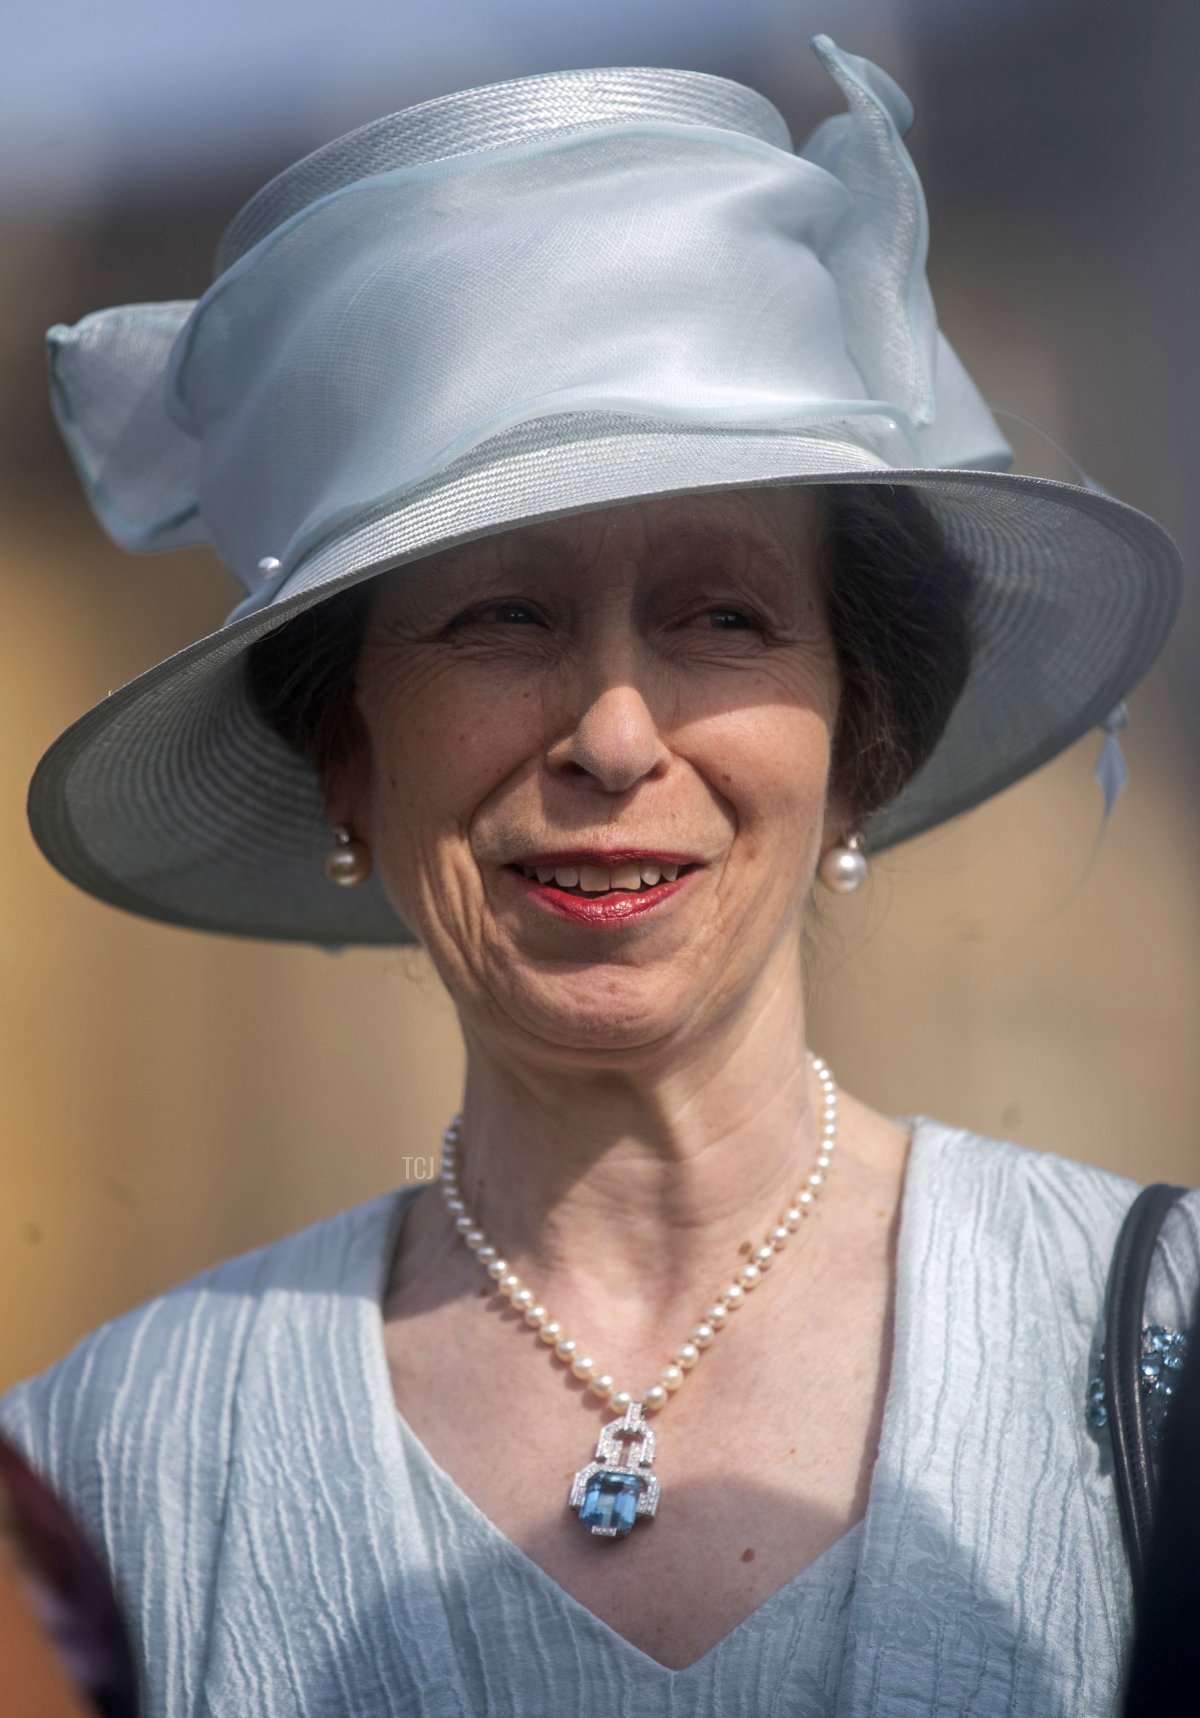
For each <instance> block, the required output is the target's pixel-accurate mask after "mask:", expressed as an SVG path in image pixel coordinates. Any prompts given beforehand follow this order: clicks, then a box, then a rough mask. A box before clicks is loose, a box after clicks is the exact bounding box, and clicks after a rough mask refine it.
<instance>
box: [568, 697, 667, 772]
mask: <svg viewBox="0 0 1200 1718" xmlns="http://www.w3.org/2000/svg"><path fill="white" fill-rule="evenodd" d="M668 758H669V754H668V752H667V748H666V746H665V745H664V744H663V740H662V737H661V735H660V733H659V730H658V723H657V721H656V719H655V716H654V713H653V710H652V709H651V706H650V704H649V702H648V701H647V698H646V696H645V693H644V692H643V690H642V688H641V687H639V686H638V684H637V683H636V681H635V679H634V677H633V676H632V675H631V674H629V673H628V672H626V673H624V674H622V675H621V676H620V677H615V676H614V675H612V674H609V675H607V676H604V677H602V678H599V679H596V680H593V681H592V683H591V684H590V686H587V687H582V688H581V687H579V686H578V685H577V696H576V699H575V712H574V714H573V718H572V721H571V725H570V728H569V730H568V731H567V732H565V733H564V734H563V735H562V736H561V738H559V739H558V740H556V741H555V742H554V744H553V745H552V746H551V748H550V751H549V754H548V757H547V763H548V764H549V767H550V770H551V772H552V773H553V774H555V775H559V776H575V777H586V778H588V779H589V780H590V781H591V782H592V783H594V784H595V786H596V787H598V788H600V789H602V790H603V791H604V792H605V793H627V792H628V791H629V789H630V788H632V787H636V786H637V784H638V783H639V782H640V781H644V780H647V779H650V778H653V777H655V776H658V775H661V774H662V773H663V772H664V770H665V769H666V767H667V763H668Z"/></svg>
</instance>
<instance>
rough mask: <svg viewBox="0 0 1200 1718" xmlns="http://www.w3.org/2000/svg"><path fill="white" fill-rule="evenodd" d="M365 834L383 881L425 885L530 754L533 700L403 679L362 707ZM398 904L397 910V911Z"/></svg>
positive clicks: (466, 683)
mask: <svg viewBox="0 0 1200 1718" xmlns="http://www.w3.org/2000/svg"><path fill="white" fill-rule="evenodd" d="M362 714H363V719H364V722H365V724H366V728H367V734H368V738H369V742H370V778H369V787H368V798H369V813H368V822H369V826H370V829H371V832H372V835H373V838H374V841H375V844H376V845H377V847H378V849H379V851H378V854H377V862H378V863H379V865H380V867H381V869H382V870H383V872H384V875H385V878H386V877H394V878H395V881H396V884H397V886H398V887H402V888H403V890H404V892H405V893H406V894H407V893H409V891H410V889H411V887H412V884H413V881H414V879H416V878H418V877H423V878H424V881H425V884H426V887H428V885H429V883H430V881H431V880H432V878H433V877H434V876H435V875H436V876H440V875H442V874H443V873H444V872H445V871H446V868H447V859H449V864H450V871H451V872H453V869H454V865H453V854H454V851H455V849H456V848H464V847H465V844H466V842H467V840H468V837H469V832H470V828H471V823H472V820H473V818H474V817H475V815H476V813H477V811H478V809H479V807H480V806H481V805H482V804H483V803H484V802H485V801H486V800H487V799H488V797H489V796H490V795H491V794H493V793H494V792H495V790H496V788H497V787H498V786H499V784H500V783H502V782H503V781H504V780H505V779H506V778H507V777H509V776H511V775H512V774H513V773H514V771H518V770H519V769H520V768H521V766H522V764H523V763H524V762H525V761H526V760H527V759H528V757H529V756H530V755H531V753H532V752H533V751H535V750H536V748H535V745H534V734H533V729H534V727H535V725H536V724H535V721H534V719H533V710H532V701H531V699H530V698H529V696H528V695H527V694H523V693H521V694H518V695H517V696H516V697H514V695H513V691H512V688H511V687H509V688H500V687H497V686H495V685H493V684H490V683H489V681H488V679H487V677H484V676H479V675H473V676H463V675H461V674H454V673H446V672H443V673H439V674H436V675H427V676H422V675H421V674H420V673H419V672H414V673H412V674H410V675H409V676H408V677H407V678H406V677H405V676H404V674H403V672H402V670H401V666H400V665H397V667H396V672H395V673H393V674H390V675H389V681H388V686H387V687H382V688H380V689H379V690H378V691H377V692H376V694H375V695H374V696H372V697H370V698H369V699H365V700H364V702H363V705H362ZM397 904H398V905H399V903H397Z"/></svg>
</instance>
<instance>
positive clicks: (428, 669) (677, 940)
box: [330, 489, 844, 1065]
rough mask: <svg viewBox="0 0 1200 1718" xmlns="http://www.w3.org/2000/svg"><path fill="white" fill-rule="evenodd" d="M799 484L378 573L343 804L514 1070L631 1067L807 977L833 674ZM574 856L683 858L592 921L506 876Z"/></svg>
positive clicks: (474, 1022)
mask: <svg viewBox="0 0 1200 1718" xmlns="http://www.w3.org/2000/svg"><path fill="white" fill-rule="evenodd" d="M819 530H820V515H819V511H818V506H817V503H816V502H815V501H814V500H813V498H812V497H811V496H809V495H808V494H807V493H806V492H805V491H804V490H803V489H797V490H786V489H759V490H741V491H726V492H723V493H718V494H709V495H701V496H683V497H674V498H668V499H664V500H657V501H652V502H645V503H639V504H634V505H630V506H623V507H618V508H613V509H609V510H606V511H602V512H594V513H587V514H582V515H579V516H576V517H574V518H569V519H564V520H559V521H553V522H549V523H545V524H539V525H534V526H529V527H525V528H523V529H520V530H515V531H511V532H508V533H506V534H503V535H500V536H496V537H492V538H487V539H483V540H481V541H479V542H476V543H471V544H468V545H465V546H463V547H461V548H457V549H453V550H450V551H447V552H444V553H442V554H439V555H437V556H433V557H431V558H429V559H427V560H423V561H420V562H418V563H416V564H415V565H413V566H411V567H406V568H401V569H399V570H398V571H396V572H395V573H393V574H391V575H388V576H386V577H385V578H384V579H383V580H381V581H380V589H379V591H378V593H377V596H376V598H375V601H374V604H373V608H372V612H371V616H370V620H369V624H368V629H367V635H366V639H365V643H364V648H363V652H362V656H361V659H360V663H359V672H358V680H357V685H358V707H359V710H360V713H361V720H362V734H361V745H360V748H359V751H358V753H357V755H356V757H355V760H354V762H353V764H352V765H351V766H350V767H349V768H348V769H347V770H345V771H343V773H342V774H341V775H340V776H339V777H338V779H337V780H336V781H335V782H334V783H333V784H332V786H331V792H330V810H331V816H332V817H333V818H334V820H335V821H345V822H349V823H351V824H352V825H353V827H354V828H355V830H356V832H357V833H358V834H359V835H360V837H362V838H363V839H365V840H366V841H367V842H368V844H369V846H370V848H371V851H372V854H373V858H374V863H375V866H376V869H377V870H378V871H379V872H380V874H381V876H382V879H383V882H384V885H385V887H386V889H387V891H388V894H389V896H390V898H391V900H392V902H393V903H394V905H395V907H396V910H397V912H398V914H399V915H400V916H401V917H402V918H403V919H404V920H405V922H406V923H407V924H408V925H410V926H411V927H413V928H414V929H415V930H416V931H417V933H418V935H419V936H420V938H421V941H422V942H423V944H424V945H425V947H426V948H427V949H428V951H429V953H430V955H431V956H432V958H433V960H434V962H435V964H436V966H437V968H438V970H439V972H440V973H441V975H442V977H443V979H444V981H445V983H446V985H447V987H448V989H449V991H450V993H451V995H452V996H453V997H454V999H455V1002H456V1004H457V1005H458V1007H459V1010H460V1013H461V1014H462V1017H463V1022H464V1028H465V1029H466V1031H467V1034H468V1039H470V1038H471V1037H472V1036H473V1035H474V1034H475V1033H477V1032H481V1033H482V1034H483V1035H484V1037H485V1038H488V1039H491V1040H494V1041H495V1042H496V1043H497V1046H498V1045H499V1043H500V1042H503V1043H505V1044H506V1045H508V1046H509V1047H510V1049H511V1050H513V1051H515V1052H516V1053H517V1054H518V1055H521V1056H533V1057H535V1058H537V1059H539V1060H540V1059H543V1058H546V1059H548V1060H549V1061H550V1062H551V1063H554V1064H557V1065H562V1063H563V1062H564V1060H566V1061H570V1060H573V1059H575V1058H576V1057H578V1056H579V1055H582V1056H583V1057H584V1058H585V1060H589V1061H592V1062H594V1061H595V1059H596V1058H597V1057H603V1058H605V1059H606V1060H609V1061H612V1060H616V1061H617V1062H624V1061H625V1060H626V1059H627V1058H629V1057H632V1059H633V1061H634V1062H642V1061H643V1060H644V1058H645V1057H646V1056H647V1055H650V1056H655V1055H656V1054H657V1052H659V1051H668V1050H670V1051H673V1052H676V1053H681V1052H686V1051H687V1050H688V1049H689V1047H690V1048H692V1049H695V1048H697V1047H698V1046H699V1044H700V1043H701V1042H702V1041H703V1040H704V1039H705V1037H706V1036H708V1035H709V1034H711V1033H713V1032H714V1031H715V1032H718V1033H719V1032H720V1031H721V1030H722V1029H723V1026H727V1025H728V1023H729V1021H730V1018H731V1015H732V1014H734V1013H736V1011H737V1010H739V1009H743V1008H746V1007H747V1006H750V1007H751V1009H753V1007H754V999H755V993H756V992H758V993H761V994H762V995H766V994H767V993H777V990H778V987H779V985H780V984H781V983H785V984H788V985H790V984H797V985H798V983H799V973H798V968H797V958H796V937H795V931H796V926H797V923H798V920H799V918H800V915H801V912H802V907H803V902H804V899H805V896H806V894H807V892H808V889H809V887H810V885H811V882H812V877H813V873H814V869H815V866H816V863H817V859H818V856H819V853H820V852H821V851H822V849H823V848H824V847H826V846H829V845H831V844H832V842H833V841H835V840H837V839H838V838H839V837H840V836H841V835H842V834H843V833H844V823H842V822H839V820H838V816H837V812H836V809H835V808H834V809H831V808H827V805H826V789H827V780H828V772H829V762H830V744H831V733H832V727H833V723H834V720H835V717H836V712H837V701H838V678H837V668H836V659H835V655H834V651H833V646H832V642H831V640H830V636H829V631H828V627H827V623H826V620H825V615H824V608H823V604H822V598H821V588H820V582H819V577H818V552H819ZM579 846H587V847H596V848H602V849H606V850H612V849H618V848H632V849H635V850H639V851H641V850H646V849H650V850H655V851H669V852H680V853H684V854H687V855H688V856H690V857H692V858H693V859H695V860H696V861H699V862H700V863H701V864H702V866H703V870H702V872H701V873H700V875H699V876H697V877H694V878H693V879H692V883H691V886H690V888H689V889H688V890H687V891H686V892H685V893H686V898H685V899H677V900H676V901H675V902H673V903H672V904H671V907H670V909H669V910H668V911H666V912H659V913H656V914H651V915H648V916H647V917H646V918H642V919H637V920H634V921H631V922H630V924H628V925H627V926H622V927H621V928H620V929H617V930H613V929H608V928H606V929H604V930H602V931H599V932H598V931H596V930H595V929H594V928H592V927H581V926H577V925H574V924H571V923H568V922H565V921H563V920H560V919H556V918H554V917H552V916H550V915H548V914H546V913H544V912H540V911H537V910H535V909H534V908H532V907H531V906H530V905H529V903H528V902H527V901H526V900H525V899H523V898H522V896H521V894H520V893H519V891H518V890H516V889H515V888H514V887H513V886H512V879H511V876H510V874H509V873H508V872H507V870H506V867H507V866H509V865H510V864H511V863H513V862H514V861H518V860H520V859H522V858H528V856H529V855H531V854H534V853H544V852H546V851H549V850H562V849H565V848H575V847H579Z"/></svg>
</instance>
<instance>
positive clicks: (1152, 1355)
mask: <svg viewBox="0 0 1200 1718" xmlns="http://www.w3.org/2000/svg"><path fill="white" fill-rule="evenodd" d="M1186 1355H1187V1332H1186V1331H1183V1330H1168V1329H1167V1328H1166V1326H1165V1325H1162V1324H1146V1325H1143V1327H1142V1360H1141V1367H1140V1376H1141V1385H1142V1396H1143V1398H1144V1399H1145V1403H1146V1429H1147V1431H1148V1433H1149V1435H1150V1439H1151V1443H1152V1444H1156V1443H1157V1441H1158V1438H1159V1435H1160V1433H1161V1432H1162V1427H1163V1421H1164V1420H1165V1418H1166V1414H1167V1409H1168V1408H1169V1406H1170V1403H1171V1397H1172V1395H1173V1394H1174V1388H1175V1380H1176V1378H1177V1376H1178V1374H1179V1373H1180V1371H1181V1370H1182V1369H1183V1362H1184V1359H1185V1357H1186ZM1098 1365H1099V1370H1098V1371H1096V1372H1095V1373H1094V1374H1093V1375H1092V1377H1090V1378H1089V1379H1088V1387H1087V1423H1088V1425H1089V1426H1091V1427H1092V1429H1093V1430H1094V1431H1101V1430H1103V1428H1104V1427H1105V1426H1107V1425H1108V1404H1107V1403H1106V1401H1105V1399H1104V1371H1103V1367H1104V1350H1103V1349H1101V1350H1100V1358H1099V1362H1098Z"/></svg>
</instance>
